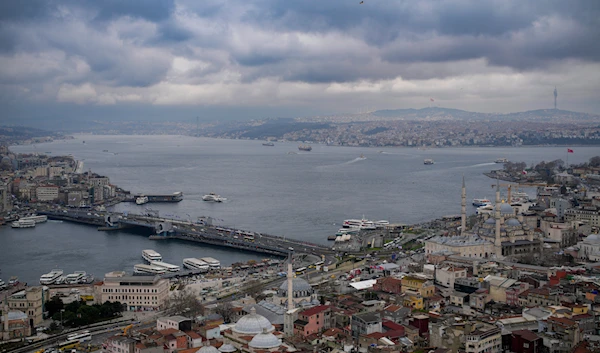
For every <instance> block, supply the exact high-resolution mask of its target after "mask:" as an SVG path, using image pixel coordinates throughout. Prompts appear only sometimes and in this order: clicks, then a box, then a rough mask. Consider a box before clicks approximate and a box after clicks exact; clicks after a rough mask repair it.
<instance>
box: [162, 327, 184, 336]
mask: <svg viewBox="0 0 600 353" xmlns="http://www.w3.org/2000/svg"><path fill="white" fill-rule="evenodd" d="M177 331H179V330H176V329H174V328H168V329H164V330H160V331H158V332H159V333H160V334H161V335H163V336H167V335H171V334H173V333H175V332H177Z"/></svg>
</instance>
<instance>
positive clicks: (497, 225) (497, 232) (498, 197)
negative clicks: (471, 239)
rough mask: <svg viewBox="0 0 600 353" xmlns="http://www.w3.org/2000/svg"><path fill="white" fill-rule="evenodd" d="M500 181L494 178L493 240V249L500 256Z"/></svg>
mask: <svg viewBox="0 0 600 353" xmlns="http://www.w3.org/2000/svg"><path fill="white" fill-rule="evenodd" d="M500 205H501V203H500V181H499V180H496V215H495V218H496V239H495V240H494V250H495V252H496V257H497V258H500V257H502V239H501V238H500Z"/></svg>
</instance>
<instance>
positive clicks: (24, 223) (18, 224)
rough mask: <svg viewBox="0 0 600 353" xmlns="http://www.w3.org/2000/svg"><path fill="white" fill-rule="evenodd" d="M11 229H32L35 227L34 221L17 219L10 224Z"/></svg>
mask: <svg viewBox="0 0 600 353" xmlns="http://www.w3.org/2000/svg"><path fill="white" fill-rule="evenodd" d="M10 226H11V227H13V228H32V227H35V221H34V220H32V219H19V220H18V221H14V222H12V223H11V224H10Z"/></svg>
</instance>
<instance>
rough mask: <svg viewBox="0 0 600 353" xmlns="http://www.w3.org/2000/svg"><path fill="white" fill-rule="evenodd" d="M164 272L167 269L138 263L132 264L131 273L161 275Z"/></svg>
mask: <svg viewBox="0 0 600 353" xmlns="http://www.w3.org/2000/svg"><path fill="white" fill-rule="evenodd" d="M165 272H167V270H165V269H164V268H162V267H158V266H152V265H146V264H138V265H134V266H133V273H136V274H144V275H147V274H151V275H162V274H163V273H165Z"/></svg>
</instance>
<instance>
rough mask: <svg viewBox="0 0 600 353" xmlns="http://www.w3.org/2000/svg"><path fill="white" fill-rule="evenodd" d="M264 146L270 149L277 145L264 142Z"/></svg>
mask: <svg viewBox="0 0 600 353" xmlns="http://www.w3.org/2000/svg"><path fill="white" fill-rule="evenodd" d="M262 145H263V146H269V147H273V146H275V144H274V143H273V142H263V144H262Z"/></svg>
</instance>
